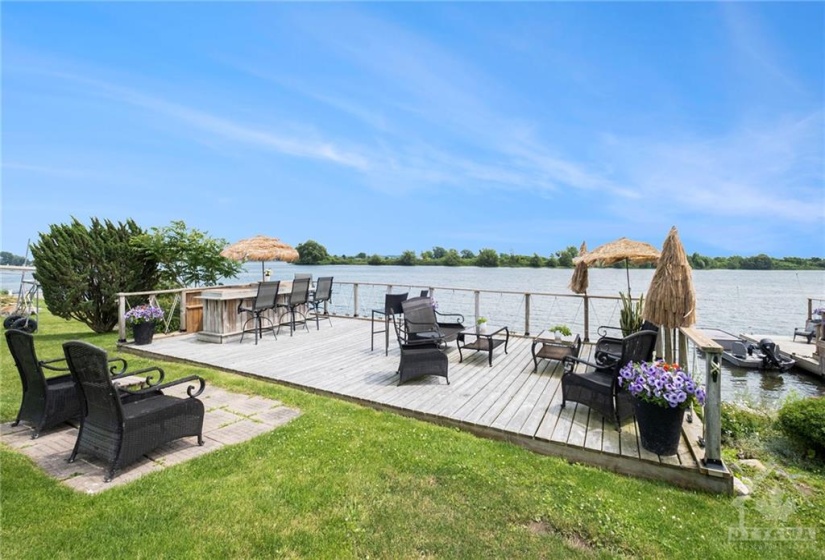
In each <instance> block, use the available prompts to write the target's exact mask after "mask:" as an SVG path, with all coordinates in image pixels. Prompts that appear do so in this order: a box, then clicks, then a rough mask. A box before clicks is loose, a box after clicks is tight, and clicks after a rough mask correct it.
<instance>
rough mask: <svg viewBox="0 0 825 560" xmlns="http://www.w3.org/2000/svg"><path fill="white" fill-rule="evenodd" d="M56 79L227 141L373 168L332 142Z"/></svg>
mask: <svg viewBox="0 0 825 560" xmlns="http://www.w3.org/2000/svg"><path fill="white" fill-rule="evenodd" d="M54 75H55V76H56V77H60V78H63V79H66V80H71V81H73V82H75V83H81V84H85V85H86V86H88V87H90V88H92V89H93V90H94V92H95V93H97V94H98V95H103V96H106V97H108V98H110V99H112V100H114V101H118V102H121V103H126V104H130V105H133V106H136V107H141V108H143V109H147V110H149V111H152V112H154V113H158V114H162V115H165V116H167V117H171V118H173V119H175V120H177V121H179V122H182V123H185V124H188V125H190V126H192V127H193V128H195V129H198V130H200V131H206V132H209V133H212V134H214V135H216V136H218V137H221V138H224V139H226V140H231V141H236V142H242V143H246V144H250V145H253V146H256V147H258V148H261V149H267V150H271V151H274V152H279V153H282V154H286V155H291V156H297V157H305V158H312V159H318V160H324V161H328V162H331V163H335V164H338V165H341V166H344V167H349V168H354V169H358V170H365V169H367V168H368V167H369V161H368V160H367V158H366V157H364V156H363V155H362V154H359V153H357V152H356V151H351V150H346V149H343V148H341V147H340V146H338V145H337V144H336V143H334V142H332V141H328V140H324V139H314V138H300V137H294V136H286V135H282V134H277V133H275V132H273V131H271V130H265V129H262V128H257V127H254V126H251V125H248V124H246V123H242V122H237V121H234V120H232V119H229V118H226V117H222V116H218V115H215V114H212V113H209V112H207V111H202V110H198V109H195V108H192V107H188V106H186V105H183V104H180V103H175V102H172V101H167V100H166V99H163V98H161V97H159V96H156V95H151V94H147V93H144V92H141V91H138V90H136V89H132V88H128V87H125V86H121V85H119V84H114V83H111V82H106V81H102V80H97V79H93V78H88V77H85V76H81V75H76V74H66V73H54Z"/></svg>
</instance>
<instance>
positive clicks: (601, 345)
mask: <svg viewBox="0 0 825 560" xmlns="http://www.w3.org/2000/svg"><path fill="white" fill-rule="evenodd" d="M639 330H642V331H651V332H655V333H656V334H657V335H658V334H659V325H657V324H656V323H651V322H650V321H644V322H643V323H642V328H641V329H639ZM596 332H597V333H598V334H599V339H598V340H597V341H596V344H595V349H594V351H593V358H594V359H595V360H596V363H597V364H599V365H601V366H608V365H611V364H613V363H614V362H616V361H617V360H618V359H619V358H620V357H621V353H622V340H624V337H622V336H618V335H610V334H608V332H611V333H612V332H617V333H621V329H620V328H619V327H608V326H600V327H599V328H598V329H596ZM655 350H656V344H655V343H654V344H653V347H652V348H651V349H650V356H647V357H646V358H645V360H651V359H652V358H653V352H654V351H655Z"/></svg>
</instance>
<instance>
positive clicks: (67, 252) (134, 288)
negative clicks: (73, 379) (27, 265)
mask: <svg viewBox="0 0 825 560" xmlns="http://www.w3.org/2000/svg"><path fill="white" fill-rule="evenodd" d="M143 233H144V231H143V230H142V229H141V228H140V227H138V225H137V224H136V223H135V222H134V221H132V220H131V219H130V220H128V221H127V222H126V223H125V224H124V223H121V222H118V224H117V226H115V225H114V224H112V222H110V221H109V220H106V221H105V222H103V223H101V222H100V220H98V219H97V218H92V224H91V227H90V228H88V229H87V228H86V226H84V225H83V224H81V223H80V222H79V221H78V220H77V219H76V218H72V223H71V224H52V225H51V226H50V230H49V232H48V233H40V239H39V241H38V242H37V243H36V244H34V245H33V246H32V256H33V258H34V265H35V268H36V269H37V271H36V272H35V273H34V278H35V279H36V280H37V281H38V282H40V286H41V287H42V290H43V299H44V300H45V301H46V305H47V306H48V307H49V311H51V312H52V313H53V314H55V315H57V316H58V317H62V318H64V319H76V320H78V321H80V322H82V323H85V324H86V325H88V326H89V327H90V328H91V329H92V330H93V331H94V332H96V333H105V332H109V331H111V330H112V329H113V328H114V326H115V325H117V320H118V299H117V296H116V295H115V294H117V293H118V292H144V291H150V290H153V289H155V287H156V285H157V283H158V279H159V275H158V265H157V262H156V261H155V260H153V259H151V258H147V257H146V256H145V255H144V254H143V252H142V251H141V250H140V249H138V248H137V247H134V246H133V245H132V244H131V242H130V241H131V239H132V238H134V237H136V236H138V235H142V234H143Z"/></svg>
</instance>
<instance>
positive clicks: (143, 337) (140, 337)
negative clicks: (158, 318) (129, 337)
mask: <svg viewBox="0 0 825 560" xmlns="http://www.w3.org/2000/svg"><path fill="white" fill-rule="evenodd" d="M132 331H133V332H134V335H135V344H137V345H141V346H142V345H144V344H151V343H152V337H153V336H154V335H155V323H154V321H152V322H150V323H138V324H137V325H132Z"/></svg>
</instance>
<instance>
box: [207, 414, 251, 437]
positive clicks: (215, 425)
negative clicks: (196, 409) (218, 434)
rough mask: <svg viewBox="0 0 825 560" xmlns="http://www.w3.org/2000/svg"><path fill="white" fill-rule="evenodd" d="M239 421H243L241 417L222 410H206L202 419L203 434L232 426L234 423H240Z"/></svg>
mask: <svg viewBox="0 0 825 560" xmlns="http://www.w3.org/2000/svg"><path fill="white" fill-rule="evenodd" d="M241 420H243V416H238V415H237V414H232V413H231V412H227V411H226V410H224V409H222V408H218V409H215V410H208V411H207V412H206V415H205V416H204V418H203V433H204V435H206V434H208V433H210V432H214V431H215V430H217V429H219V428H222V427H223V426H228V425H229V424H234V423H235V422H240V421H241Z"/></svg>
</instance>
